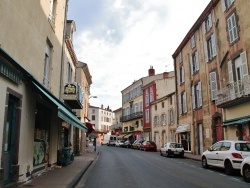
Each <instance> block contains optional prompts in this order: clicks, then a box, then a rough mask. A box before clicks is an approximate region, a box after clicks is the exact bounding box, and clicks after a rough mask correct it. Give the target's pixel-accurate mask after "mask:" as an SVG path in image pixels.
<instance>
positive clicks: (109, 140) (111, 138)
mask: <svg viewBox="0 0 250 188" xmlns="http://www.w3.org/2000/svg"><path fill="white" fill-rule="evenodd" d="M116 140H117V136H116V135H104V138H103V140H102V142H101V145H102V146H103V145H107V146H115V142H116Z"/></svg>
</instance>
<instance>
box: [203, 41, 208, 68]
mask: <svg viewBox="0 0 250 188" xmlns="http://www.w3.org/2000/svg"><path fill="white" fill-rule="evenodd" d="M204 55H205V62H206V63H207V62H208V53H207V41H205V43H204Z"/></svg>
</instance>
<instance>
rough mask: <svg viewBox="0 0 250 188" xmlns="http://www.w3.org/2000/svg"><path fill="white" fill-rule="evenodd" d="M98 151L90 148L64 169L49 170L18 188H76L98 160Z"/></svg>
mask: <svg viewBox="0 0 250 188" xmlns="http://www.w3.org/2000/svg"><path fill="white" fill-rule="evenodd" d="M97 156H98V151H94V148H93V146H89V147H88V150H87V152H86V153H84V154H83V155H82V156H75V158H74V161H73V162H72V163H71V164H70V165H67V166H63V167H62V168H55V169H52V170H49V171H47V172H45V173H43V174H41V175H40V176H38V177H35V178H33V179H31V180H30V181H28V182H26V183H24V184H21V185H20V186H18V187H21V188H27V187H36V188H44V187H46V188H63V187H65V188H72V187H75V186H76V185H77V183H78V181H79V180H80V179H81V177H82V176H83V175H84V173H85V172H86V171H87V170H88V168H89V167H90V165H91V164H92V162H93V161H94V160H95V159H96V158H97Z"/></svg>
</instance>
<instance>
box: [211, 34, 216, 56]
mask: <svg viewBox="0 0 250 188" xmlns="http://www.w3.org/2000/svg"><path fill="white" fill-rule="evenodd" d="M211 41H212V49H213V57H215V56H216V55H217V52H216V43H215V34H213V35H212V36H211Z"/></svg>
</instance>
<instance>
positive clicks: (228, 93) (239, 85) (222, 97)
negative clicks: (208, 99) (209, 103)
mask: <svg viewBox="0 0 250 188" xmlns="http://www.w3.org/2000/svg"><path fill="white" fill-rule="evenodd" d="M249 94H250V75H248V76H245V77H244V78H243V79H242V80H239V81H237V82H234V83H231V84H229V85H228V86H227V87H225V88H222V89H221V90H219V91H218V93H217V96H218V98H217V100H216V101H215V104H216V105H217V106H223V105H226V103H229V102H232V101H238V100H239V99H241V98H243V97H244V98H246V97H247V96H249Z"/></svg>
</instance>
